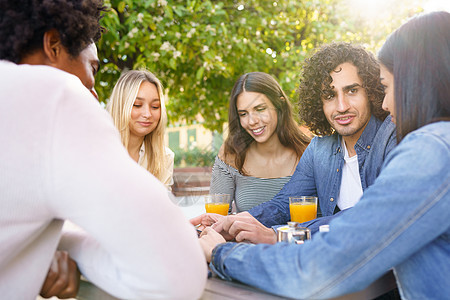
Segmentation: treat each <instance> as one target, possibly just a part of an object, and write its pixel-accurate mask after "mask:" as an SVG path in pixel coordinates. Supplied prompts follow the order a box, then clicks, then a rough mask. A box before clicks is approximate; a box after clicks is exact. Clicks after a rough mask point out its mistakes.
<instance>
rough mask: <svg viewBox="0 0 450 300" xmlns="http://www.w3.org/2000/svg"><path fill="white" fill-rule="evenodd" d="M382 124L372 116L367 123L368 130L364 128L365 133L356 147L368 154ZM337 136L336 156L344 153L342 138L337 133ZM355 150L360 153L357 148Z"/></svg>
mask: <svg viewBox="0 0 450 300" xmlns="http://www.w3.org/2000/svg"><path fill="white" fill-rule="evenodd" d="M388 118H390V117H388ZM381 123H383V122H382V121H381V120H379V119H377V118H376V117H375V116H374V115H372V116H371V117H370V120H369V122H368V123H367V126H366V128H364V131H363V133H362V134H361V136H360V137H359V139H358V141H357V142H356V145H355V147H356V146H358V148H359V149H361V150H364V151H365V152H367V153H368V152H369V150H370V148H371V147H372V143H373V140H374V138H375V135H376V134H377V132H378V128H379V127H380V125H381ZM335 134H336V135H337V138H338V146H337V147H336V151H335V152H334V154H338V153H340V152H341V151H342V150H341V146H342V136H341V135H340V134H337V133H335ZM355 150H356V151H357V152H359V151H358V149H357V148H355ZM342 153H343V152H342ZM358 154H359V153H358Z"/></svg>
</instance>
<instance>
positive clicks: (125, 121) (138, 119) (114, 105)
mask: <svg viewBox="0 0 450 300" xmlns="http://www.w3.org/2000/svg"><path fill="white" fill-rule="evenodd" d="M108 111H109V112H110V114H111V116H112V118H113V120H114V124H115V125H116V127H117V129H118V130H119V132H120V136H121V139H122V143H123V145H124V146H125V148H126V149H127V150H128V153H129V154H130V156H131V158H132V159H134V160H135V161H136V162H137V163H139V165H141V166H142V167H144V168H145V169H147V170H148V171H149V172H150V173H152V174H153V175H154V176H155V177H156V178H158V179H159V180H160V181H161V182H162V183H163V184H164V185H166V187H167V188H168V189H169V190H170V189H171V185H172V184H173V178H172V177H173V160H174V153H173V152H172V151H171V150H170V149H169V148H168V147H165V146H164V132H165V128H166V123H167V113H166V106H165V104H164V94H163V87H162V85H161V82H160V81H159V80H158V78H156V76H155V75H154V74H152V73H151V72H149V71H146V70H133V71H128V72H127V73H125V74H122V76H120V78H119V80H118V81H117V83H116V85H115V87H114V89H113V92H112V94H111V98H110V102H109V104H108Z"/></svg>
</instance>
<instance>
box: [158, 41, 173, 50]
mask: <svg viewBox="0 0 450 300" xmlns="http://www.w3.org/2000/svg"><path fill="white" fill-rule="evenodd" d="M159 49H160V50H163V51H171V50H172V49H173V46H172V45H171V44H170V43H169V42H164V43H163V44H162V45H161V48H159Z"/></svg>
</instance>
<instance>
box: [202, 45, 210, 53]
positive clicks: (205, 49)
mask: <svg viewBox="0 0 450 300" xmlns="http://www.w3.org/2000/svg"><path fill="white" fill-rule="evenodd" d="M208 50H209V47H208V46H203V48H202V50H200V51H201V52H202V53H205V52H208Z"/></svg>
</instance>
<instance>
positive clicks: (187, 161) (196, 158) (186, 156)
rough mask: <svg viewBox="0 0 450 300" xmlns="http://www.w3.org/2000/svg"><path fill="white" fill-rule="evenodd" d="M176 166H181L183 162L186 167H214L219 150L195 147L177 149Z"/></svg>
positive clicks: (175, 151)
mask: <svg viewBox="0 0 450 300" xmlns="http://www.w3.org/2000/svg"><path fill="white" fill-rule="evenodd" d="M174 153H175V160H174V165H175V167H180V166H181V165H182V164H183V162H184V164H183V165H184V166H185V167H212V165H213V164H214V159H215V157H216V155H217V152H214V151H211V150H206V149H199V148H193V149H190V150H183V149H175V150H174Z"/></svg>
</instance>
